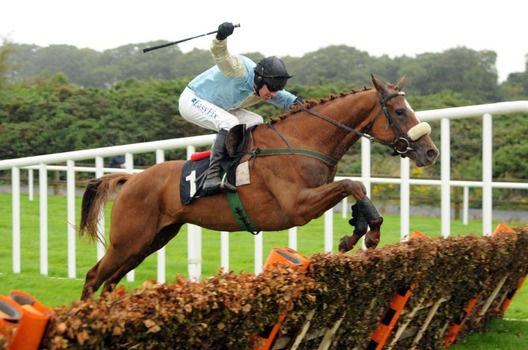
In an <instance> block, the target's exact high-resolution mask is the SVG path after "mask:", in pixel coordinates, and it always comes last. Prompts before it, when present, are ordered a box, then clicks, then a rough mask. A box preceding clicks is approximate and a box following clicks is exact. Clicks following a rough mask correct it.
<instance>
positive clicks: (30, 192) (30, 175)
mask: <svg viewBox="0 0 528 350" xmlns="http://www.w3.org/2000/svg"><path fill="white" fill-rule="evenodd" d="M28 198H29V200H30V201H33V169H28Z"/></svg>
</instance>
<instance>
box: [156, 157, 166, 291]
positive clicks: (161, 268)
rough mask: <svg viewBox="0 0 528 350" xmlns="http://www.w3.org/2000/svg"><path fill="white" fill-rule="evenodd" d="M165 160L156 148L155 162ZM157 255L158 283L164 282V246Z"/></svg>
mask: <svg viewBox="0 0 528 350" xmlns="http://www.w3.org/2000/svg"><path fill="white" fill-rule="evenodd" d="M164 161H165V152H164V151H163V150H162V149H157V150H156V164H160V163H163V162H164ZM156 254H157V257H158V262H157V264H158V271H157V278H156V279H157V281H158V283H165V282H166V270H165V266H166V258H165V247H161V248H160V249H159V250H158V252H157V253H156Z"/></svg>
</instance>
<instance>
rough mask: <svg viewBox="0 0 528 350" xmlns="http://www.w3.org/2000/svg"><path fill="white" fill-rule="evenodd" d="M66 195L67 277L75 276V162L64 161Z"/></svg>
mask: <svg viewBox="0 0 528 350" xmlns="http://www.w3.org/2000/svg"><path fill="white" fill-rule="evenodd" d="M66 166H67V167H68V170H67V171H66V197H67V207H68V209H67V221H66V226H67V237H68V277H69V278H75V277H76V264H75V262H76V259H75V170H74V167H75V162H74V161H73V160H68V161H67V162H66Z"/></svg>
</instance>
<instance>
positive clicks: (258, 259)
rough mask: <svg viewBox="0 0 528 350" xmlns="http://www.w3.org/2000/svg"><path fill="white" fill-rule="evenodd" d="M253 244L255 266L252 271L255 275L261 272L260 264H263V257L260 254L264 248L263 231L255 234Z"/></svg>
mask: <svg viewBox="0 0 528 350" xmlns="http://www.w3.org/2000/svg"><path fill="white" fill-rule="evenodd" d="M254 246H255V266H254V272H255V275H258V274H259V273H261V272H262V266H263V265H264V258H263V255H262V251H263V249H264V232H262V231H261V232H259V233H258V235H255V238H254Z"/></svg>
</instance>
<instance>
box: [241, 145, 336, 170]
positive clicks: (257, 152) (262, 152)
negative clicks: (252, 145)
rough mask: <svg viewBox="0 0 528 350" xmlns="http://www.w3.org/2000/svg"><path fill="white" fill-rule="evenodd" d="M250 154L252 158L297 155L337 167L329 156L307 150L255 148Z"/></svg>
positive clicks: (334, 160)
mask: <svg viewBox="0 0 528 350" xmlns="http://www.w3.org/2000/svg"><path fill="white" fill-rule="evenodd" d="M250 154H251V155H252V156H253V157H261V156H275V155H292V154H299V155H302V156H307V157H312V158H316V159H319V160H322V161H323V162H325V163H326V164H328V165H331V166H336V165H337V159H334V158H332V157H330V156H327V155H325V154H322V153H319V152H315V151H310V150H308V149H295V148H270V149H260V148H256V149H254V150H252V151H250Z"/></svg>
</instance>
